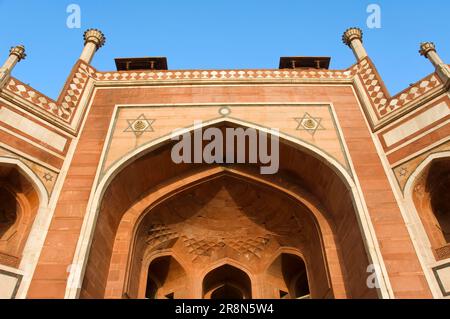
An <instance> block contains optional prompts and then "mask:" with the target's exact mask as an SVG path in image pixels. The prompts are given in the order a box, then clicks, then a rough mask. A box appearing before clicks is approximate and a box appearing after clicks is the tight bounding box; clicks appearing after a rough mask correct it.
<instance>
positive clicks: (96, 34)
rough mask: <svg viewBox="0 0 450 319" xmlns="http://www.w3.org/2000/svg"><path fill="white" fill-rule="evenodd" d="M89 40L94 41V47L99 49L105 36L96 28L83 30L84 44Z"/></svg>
mask: <svg viewBox="0 0 450 319" xmlns="http://www.w3.org/2000/svg"><path fill="white" fill-rule="evenodd" d="M89 42H91V43H94V44H95V46H96V48H97V49H99V48H101V47H102V46H103V45H104V44H105V42H106V37H105V35H104V34H103V32H102V31H100V30H98V29H88V30H86V31H85V32H84V45H86V44H88V43H89Z"/></svg>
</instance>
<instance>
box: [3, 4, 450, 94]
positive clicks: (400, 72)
mask: <svg viewBox="0 0 450 319" xmlns="http://www.w3.org/2000/svg"><path fill="white" fill-rule="evenodd" d="M71 3H75V4H78V5H79V6H80V7H81V29H69V28H67V26H66V19H67V16H68V13H66V8H67V6H68V5H69V4H71ZM371 3H375V4H378V5H380V6H381V19H382V20H381V22H382V27H381V29H369V28H368V27H367V25H366V19H367V17H368V15H369V14H368V13H366V8H367V6H368V5H369V4H371ZM449 11H450V2H449V1H448V0H427V1H416V0H414V1H407V0H378V1H376V0H372V1H365V0H341V1H337V0H312V1H306V0H277V1H275V0H273V1H265V0H190V1H187V0H147V1H144V0H128V1H114V0H109V1H104V0H102V1H100V0H89V1H88V0H72V1H65V0H35V1H32V0H29V1H24V0H0V13H1V19H0V61H2V62H1V63H3V61H4V60H5V59H6V58H7V55H8V51H9V48H10V47H11V46H13V45H16V44H20V43H23V44H24V45H25V46H26V49H27V53H28V57H27V59H26V60H25V61H22V62H21V63H19V65H18V66H17V67H16V69H15V70H14V76H15V77H17V78H19V79H20V80H22V81H23V82H25V83H29V84H30V85H32V86H33V87H35V88H37V89H39V90H41V91H42V92H43V93H45V94H47V95H49V96H50V97H52V98H56V97H57V95H58V94H59V91H60V90H61V88H62V86H63V84H64V81H65V80H66V77H67V75H68V74H69V72H70V69H71V67H72V66H73V64H74V62H75V61H76V60H77V58H78V56H79V54H80V52H81V50H82V45H83V43H82V42H83V41H82V34H83V31H84V30H85V29H87V28H91V27H95V28H100V29H101V30H102V31H103V32H104V33H105V34H106V37H107V44H106V46H105V47H103V48H102V49H101V50H100V51H99V52H97V55H96V57H95V59H94V61H93V65H94V66H95V67H96V68H97V69H99V70H102V71H106V70H115V66H114V58H116V57H141V56H167V58H168V63H169V68H170V69H231V68H277V67H278V62H279V57H280V56H290V55H319V56H331V57H332V65H331V68H333V69H344V68H347V67H349V66H350V65H351V64H353V63H354V62H355V60H354V57H353V54H352V53H351V51H350V49H348V48H347V47H346V46H344V45H343V44H342V42H341V35H342V33H343V31H344V30H345V29H346V28H347V27H350V26H359V27H361V28H362V29H363V30H364V33H365V38H364V40H365V46H366V49H367V51H368V52H369V55H370V56H371V58H372V59H373V60H374V62H375V64H376V66H377V67H378V69H379V71H380V73H381V75H382V77H383V79H384V80H385V82H386V85H387V87H388V89H389V91H390V92H391V93H392V94H394V93H397V92H398V91H400V90H402V89H403V88H405V87H407V86H408V84H410V83H412V82H415V81H417V80H419V79H420V78H422V77H424V76H425V75H427V74H429V73H431V72H432V70H433V69H432V67H431V64H429V63H428V62H427V61H426V60H425V59H424V58H423V57H421V56H419V54H418V52H417V51H418V46H419V43H420V42H421V41H434V42H435V43H436V45H437V48H438V52H439V53H440V55H441V57H442V58H443V59H444V60H445V61H447V63H450V38H449V30H450V20H449V19H448V17H447V16H448V14H449Z"/></svg>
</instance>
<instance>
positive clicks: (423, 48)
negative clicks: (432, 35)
mask: <svg viewBox="0 0 450 319" xmlns="http://www.w3.org/2000/svg"><path fill="white" fill-rule="evenodd" d="M431 51H434V52H436V46H435V45H434V43H433V42H422V43H421V44H420V50H419V53H420V55H423V56H424V57H425V58H428V53H430V52H431Z"/></svg>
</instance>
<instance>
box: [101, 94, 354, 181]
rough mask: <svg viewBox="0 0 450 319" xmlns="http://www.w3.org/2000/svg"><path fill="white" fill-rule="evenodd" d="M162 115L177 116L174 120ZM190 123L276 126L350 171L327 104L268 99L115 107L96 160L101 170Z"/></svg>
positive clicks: (191, 125) (188, 125)
mask: <svg viewBox="0 0 450 319" xmlns="http://www.w3.org/2000/svg"><path fill="white" fill-rule="evenodd" d="M263 112H264V114H265V115H264V116H262V115H261V114H263ZM167 114H177V115H178V116H177V119H174V118H173V117H168V116H167ZM195 121H202V124H203V126H208V125H210V124H217V123H221V122H223V123H225V122H229V123H234V124H235V125H242V126H244V127H255V128H261V129H269V130H271V129H277V130H279V131H280V133H281V134H282V135H283V136H286V137H289V138H292V139H293V140H296V141H299V142H300V141H301V142H302V143H304V144H306V145H310V146H311V147H312V148H317V149H320V150H322V151H323V152H325V153H327V154H328V155H329V156H330V157H332V158H333V159H335V160H336V161H338V162H339V163H340V164H341V165H342V166H343V167H345V168H346V169H347V170H348V171H350V169H349V164H348V159H347V157H346V154H345V151H344V146H343V141H342V139H341V137H340V133H339V129H338V126H337V120H336V118H335V116H334V114H333V110H332V106H331V105H330V104H270V103H269V104H255V105H251V104H250V105H246V104H236V105H234V104H223V105H222V104H208V105H201V104H200V105H195V104H193V105H174V106H171V105H159V106H145V107H144V106H143V107H132V106H119V107H117V111H116V114H115V118H114V122H113V126H112V128H111V130H110V133H109V140H108V141H107V147H106V153H105V155H104V159H103V162H102V163H101V165H102V173H105V172H107V171H108V169H110V168H111V167H112V166H114V165H115V164H117V163H118V162H120V161H121V160H122V159H123V158H126V157H128V156H130V154H133V153H135V152H136V150H138V149H143V148H145V147H146V146H150V145H152V144H154V143H157V142H158V141H161V140H167V139H170V137H171V135H172V133H173V132H174V131H175V130H178V129H189V128H192V127H193V125H194V122H195ZM255 123H258V124H255Z"/></svg>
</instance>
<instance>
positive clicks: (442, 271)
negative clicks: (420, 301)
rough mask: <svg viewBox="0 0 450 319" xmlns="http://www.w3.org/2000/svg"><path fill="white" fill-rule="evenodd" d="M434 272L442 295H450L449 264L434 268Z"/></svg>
mask: <svg viewBox="0 0 450 319" xmlns="http://www.w3.org/2000/svg"><path fill="white" fill-rule="evenodd" d="M434 274H435V276H436V279H437V281H438V283H439V286H440V287H441V290H442V294H443V295H444V296H450V264H445V265H442V266H439V267H436V268H435V269H434Z"/></svg>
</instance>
